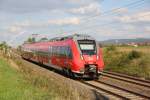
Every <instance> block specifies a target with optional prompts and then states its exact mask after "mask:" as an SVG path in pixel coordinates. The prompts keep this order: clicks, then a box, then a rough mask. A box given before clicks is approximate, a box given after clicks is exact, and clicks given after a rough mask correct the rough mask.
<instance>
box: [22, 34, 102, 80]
mask: <svg viewBox="0 0 150 100" xmlns="http://www.w3.org/2000/svg"><path fill="white" fill-rule="evenodd" d="M21 49H22V57H23V58H25V59H28V60H32V61H35V62H38V63H41V64H44V65H47V66H50V67H54V68H55V69H60V70H63V71H65V72H66V73H67V74H68V75H70V76H72V77H79V78H82V77H90V78H98V76H99V75H100V73H101V72H102V71H103V68H104V62H103V58H102V49H101V48H100V47H99V45H98V43H97V42H96V41H95V39H93V38H92V37H90V36H88V35H79V34H75V35H71V36H67V37H60V38H54V39H51V40H50V41H47V42H36V43H28V44H23V45H22V47H21Z"/></svg>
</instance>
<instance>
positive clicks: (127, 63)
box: [103, 46, 150, 79]
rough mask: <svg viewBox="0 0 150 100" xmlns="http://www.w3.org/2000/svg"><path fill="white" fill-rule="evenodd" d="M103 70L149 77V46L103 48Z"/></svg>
mask: <svg viewBox="0 0 150 100" xmlns="http://www.w3.org/2000/svg"><path fill="white" fill-rule="evenodd" d="M103 53H104V55H103V56H104V62H105V70H109V71H114V72H119V73H124V74H128V75H132V76H136V77H141V78H146V79H150V46H139V47H131V46H110V47H104V48H103Z"/></svg>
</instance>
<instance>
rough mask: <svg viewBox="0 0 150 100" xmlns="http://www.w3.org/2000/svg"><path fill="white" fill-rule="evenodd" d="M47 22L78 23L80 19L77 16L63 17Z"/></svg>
mask: <svg viewBox="0 0 150 100" xmlns="http://www.w3.org/2000/svg"><path fill="white" fill-rule="evenodd" d="M48 23H49V24H55V25H69V24H72V25H78V24H80V19H79V18H77V17H73V18H65V19H56V20H49V21H48Z"/></svg>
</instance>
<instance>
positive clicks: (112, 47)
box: [106, 45, 117, 52]
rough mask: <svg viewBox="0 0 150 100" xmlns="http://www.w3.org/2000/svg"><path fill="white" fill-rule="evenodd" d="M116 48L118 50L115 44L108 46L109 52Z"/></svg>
mask: <svg viewBox="0 0 150 100" xmlns="http://www.w3.org/2000/svg"><path fill="white" fill-rule="evenodd" d="M116 50H117V48H116V46H114V45H111V46H109V47H107V48H106V51H107V52H109V51H116Z"/></svg>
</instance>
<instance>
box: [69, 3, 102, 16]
mask: <svg viewBox="0 0 150 100" xmlns="http://www.w3.org/2000/svg"><path fill="white" fill-rule="evenodd" d="M69 12H71V13H74V14H92V13H95V14H99V13H100V5H99V4H98V3H90V4H89V5H86V6H81V7H79V8H73V9H71V10H69Z"/></svg>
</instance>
